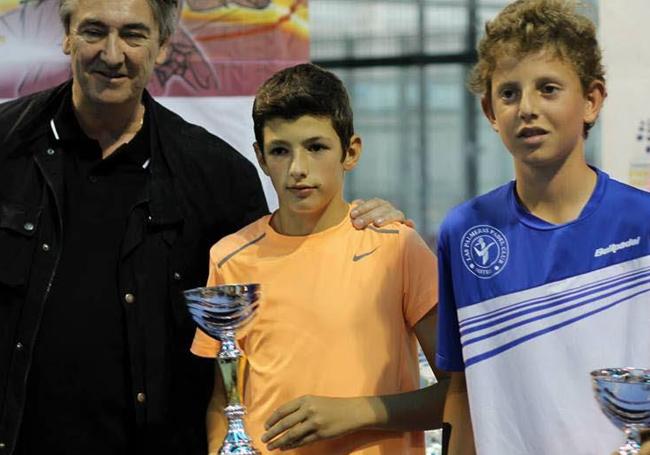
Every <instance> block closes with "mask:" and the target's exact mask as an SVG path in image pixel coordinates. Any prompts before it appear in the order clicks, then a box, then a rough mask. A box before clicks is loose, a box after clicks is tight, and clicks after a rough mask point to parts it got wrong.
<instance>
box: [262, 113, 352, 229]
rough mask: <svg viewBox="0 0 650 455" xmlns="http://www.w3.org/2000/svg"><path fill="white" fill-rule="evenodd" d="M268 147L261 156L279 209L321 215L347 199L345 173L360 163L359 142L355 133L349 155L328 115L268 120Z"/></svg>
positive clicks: (298, 213)
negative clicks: (275, 194) (277, 200)
mask: <svg viewBox="0 0 650 455" xmlns="http://www.w3.org/2000/svg"><path fill="white" fill-rule="evenodd" d="M263 137H264V151H263V152H261V151H260V150H259V149H258V150H257V158H258V161H259V162H260V165H261V167H262V169H263V170H264V172H265V173H266V175H268V176H269V177H271V181H272V182H273V187H274V188H275V191H276V193H277V194H278V199H279V202H280V208H281V209H284V210H288V211H290V212H292V213H295V214H297V215H299V216H300V215H305V216H309V217H314V216H320V215H321V214H322V213H324V211H325V210H326V209H327V207H328V206H329V205H330V204H331V203H332V202H333V201H335V200H336V201H339V200H342V198H343V196H342V195H343V176H344V172H345V171H347V170H351V169H352V168H354V166H355V165H356V163H357V160H358V158H359V155H360V152H361V149H360V140H359V139H358V138H357V137H353V138H352V141H351V146H350V148H349V149H348V150H347V151H346V155H345V158H344V157H343V150H342V148H341V140H340V139H339V136H338V134H336V131H335V130H334V128H333V126H332V122H331V120H330V119H329V118H324V117H313V116H310V115H305V116H302V117H299V118H297V119H296V120H285V119H281V118H277V119H271V120H270V121H267V122H266V124H265V125H264V129H263Z"/></svg>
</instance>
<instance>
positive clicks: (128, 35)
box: [122, 32, 146, 40]
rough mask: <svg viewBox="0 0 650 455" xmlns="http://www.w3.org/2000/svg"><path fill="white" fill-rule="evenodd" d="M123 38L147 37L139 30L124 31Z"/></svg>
mask: <svg viewBox="0 0 650 455" xmlns="http://www.w3.org/2000/svg"><path fill="white" fill-rule="evenodd" d="M122 38H124V39H126V40H143V39H145V38H146V36H144V35H143V34H142V33H137V32H125V33H122Z"/></svg>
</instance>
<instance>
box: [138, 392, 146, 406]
mask: <svg viewBox="0 0 650 455" xmlns="http://www.w3.org/2000/svg"><path fill="white" fill-rule="evenodd" d="M135 398H136V400H138V403H140V404H142V403H144V402H145V401H147V396H146V395H145V394H144V393H142V392H140V393H138V394H137V395H136V397H135Z"/></svg>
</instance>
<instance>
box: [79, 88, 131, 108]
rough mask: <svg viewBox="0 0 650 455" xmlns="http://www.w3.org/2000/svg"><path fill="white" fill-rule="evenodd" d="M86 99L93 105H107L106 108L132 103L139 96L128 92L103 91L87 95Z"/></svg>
mask: <svg viewBox="0 0 650 455" xmlns="http://www.w3.org/2000/svg"><path fill="white" fill-rule="evenodd" d="M86 98H87V99H88V101H90V102H91V103H92V104H96V105H105V106H111V105H114V106H118V105H121V104H125V103H129V102H132V101H133V100H134V99H138V98H139V96H138V95H137V94H134V93H133V92H131V91H126V90H110V89H104V90H101V91H94V90H93V91H91V92H90V93H86Z"/></svg>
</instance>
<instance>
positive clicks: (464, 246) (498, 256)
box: [460, 224, 510, 279]
mask: <svg viewBox="0 0 650 455" xmlns="http://www.w3.org/2000/svg"><path fill="white" fill-rule="evenodd" d="M460 254H461V256H462V257H463V264H465V267H467V270H469V271H470V272H472V273H473V274H474V275H476V276H477V277H479V278H482V279H488V278H492V277H494V276H496V275H498V274H499V273H500V272H501V270H503V268H504V267H505V266H506V264H507V263H508V256H509V254H510V247H509V245H508V240H507V239H506V237H505V236H504V235H503V232H501V231H500V230H498V229H497V228H494V227H492V226H488V225H486V224H482V225H479V226H474V227H472V228H469V229H468V230H467V232H465V234H463V238H462V239H461V241H460Z"/></svg>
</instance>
